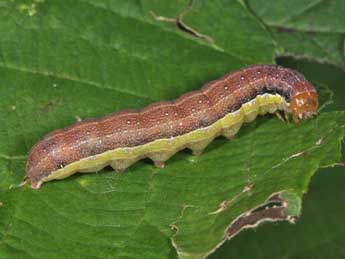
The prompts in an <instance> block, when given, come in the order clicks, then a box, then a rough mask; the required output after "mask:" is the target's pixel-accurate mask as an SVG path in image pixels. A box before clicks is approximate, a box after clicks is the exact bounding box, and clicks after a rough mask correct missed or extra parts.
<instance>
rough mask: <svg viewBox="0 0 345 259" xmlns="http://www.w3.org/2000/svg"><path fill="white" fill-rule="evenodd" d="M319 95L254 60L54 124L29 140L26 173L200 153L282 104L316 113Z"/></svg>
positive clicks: (56, 173)
mask: <svg viewBox="0 0 345 259" xmlns="http://www.w3.org/2000/svg"><path fill="white" fill-rule="evenodd" d="M317 109H318V96H317V92H316V90H315V89H314V87H313V86H312V85H311V83H309V82H308V81H307V80H306V79H305V78H304V77H303V76H302V75H301V74H299V73H298V72H296V71H293V70H291V69H287V68H283V67H279V66H275V65H254V66H250V67H247V68H244V69H242V70H239V71H236V72H233V73H229V74H226V75H225V76H223V77H222V78H220V79H218V80H215V81H212V82H209V83H207V84H206V85H204V86H203V87H202V88H201V89H200V90H199V91H193V92H189V93H186V94H184V95H182V96H181V97H179V98H178V99H177V100H175V101H167V102H158V103H153V104H151V105H149V106H147V107H145V108H143V109H142V110H139V111H136V110H126V111H120V112H115V113H113V114H110V115H108V116H105V117H103V118H100V119H93V120H87V121H82V122H78V123H75V124H74V125H72V126H70V127H67V128H64V129H59V130H55V131H53V132H52V133H50V134H48V135H47V136H45V137H44V138H43V139H42V140H40V141H39V142H38V143H37V144H35V145H34V146H33V147H32V149H31V151H30V154H29V158H28V161H27V164H26V179H27V180H29V181H30V182H31V187H32V188H34V189H37V188H39V187H40V186H41V184H42V183H43V182H47V181H50V180H53V179H62V178H65V177H67V176H69V175H71V174H74V173H76V172H94V171H98V170H100V169H102V168H104V167H105V166H107V165H110V166H112V167H113V168H114V169H115V170H116V171H123V170H125V169H126V168H127V167H129V166H130V165H131V164H133V163H134V162H136V161H138V160H140V159H142V158H144V157H149V158H150V159H152V160H153V161H154V164H155V165H156V166H158V167H164V162H165V161H166V160H168V159H169V158H170V157H171V156H172V155H173V154H175V153H176V152H177V151H179V150H181V149H184V148H189V149H191V150H192V151H193V154H200V153H201V152H202V151H203V149H204V148H205V147H206V146H207V145H208V144H209V143H210V142H211V141H212V140H213V139H214V138H215V137H217V136H219V135H223V136H225V137H226V138H231V137H232V136H234V135H235V134H236V133H237V131H238V130H239V128H240V127H241V125H242V123H243V122H250V121H252V120H254V119H255V118H256V116H257V115H263V114H266V113H274V112H276V111H277V110H282V111H284V112H285V113H292V117H293V119H294V121H295V122H298V121H300V120H303V119H307V118H310V117H312V116H313V115H315V114H316V113H317Z"/></svg>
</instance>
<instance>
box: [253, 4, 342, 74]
mask: <svg viewBox="0 0 345 259" xmlns="http://www.w3.org/2000/svg"><path fill="white" fill-rule="evenodd" d="M247 3H248V6H249V8H250V9H251V10H252V12H253V13H254V14H255V15H256V16H257V17H258V18H259V19H261V20H262V21H263V23H264V24H265V25H266V26H267V27H268V28H269V29H270V30H271V32H272V35H273V36H274V38H275V39H276V41H277V43H278V45H279V46H281V47H282V48H283V50H280V51H279V52H278V54H279V55H284V56H294V57H298V58H310V59H314V60H318V61H319V62H326V63H331V64H335V65H337V66H339V67H341V68H343V69H345V49H344V46H345V45H344V43H345V41H344V33H345V19H344V12H345V2H344V1H341V0H333V1H326V0H315V1H309V0H308V1H299V0H293V1H266V0H248V1H247ZM287 10H288V11H287Z"/></svg>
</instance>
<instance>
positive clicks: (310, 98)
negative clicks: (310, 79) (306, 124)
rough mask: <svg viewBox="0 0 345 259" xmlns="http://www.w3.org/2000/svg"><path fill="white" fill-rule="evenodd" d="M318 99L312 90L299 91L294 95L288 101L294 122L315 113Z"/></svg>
mask: <svg viewBox="0 0 345 259" xmlns="http://www.w3.org/2000/svg"><path fill="white" fill-rule="evenodd" d="M318 107H319V101H318V96H317V93H316V92H314V91H306V92H301V93H298V94H296V95H294V96H293V97H292V98H291V101H290V109H291V112H292V118H293V120H294V121H295V122H299V121H300V120H304V119H308V118H311V117H313V116H314V115H317V109H318Z"/></svg>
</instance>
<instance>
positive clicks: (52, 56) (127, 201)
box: [0, 0, 345, 258]
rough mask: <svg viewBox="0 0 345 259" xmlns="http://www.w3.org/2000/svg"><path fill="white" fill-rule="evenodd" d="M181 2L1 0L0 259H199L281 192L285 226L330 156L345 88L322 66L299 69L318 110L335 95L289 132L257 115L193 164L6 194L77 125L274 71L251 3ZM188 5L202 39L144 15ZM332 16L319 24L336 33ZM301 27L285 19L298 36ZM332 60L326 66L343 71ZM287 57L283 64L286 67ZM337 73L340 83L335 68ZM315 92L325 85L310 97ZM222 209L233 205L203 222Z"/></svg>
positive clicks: (271, 49)
mask: <svg viewBox="0 0 345 259" xmlns="http://www.w3.org/2000/svg"><path fill="white" fill-rule="evenodd" d="M320 2H322V1H320ZM189 5H190V3H189V1H169V3H164V4H163V3H162V2H161V1H153V0H151V1H137V0H131V1H127V0H126V1H125V0H123V1H87V0H78V1H67V0H66V1H63V2H62V1H57V0H56V1H54V0H49V1H47V0H46V1H42V0H32V1H29V0H28V1H1V2H0V6H1V9H0V21H1V22H0V98H1V99H0V100H1V102H0V111H1V117H0V125H1V126H0V176H1V178H0V190H1V192H0V201H1V202H2V207H1V210H0V256H1V257H5V258H9V257H10V258H30V257H34V258H47V257H48V258H66V257H67V258H85V257H97V258H100V257H101V258H106V257H109V258H110V257H116V258H118V257H121V258H124V257H126V258H137V257H140V258H174V257H176V256H177V255H179V256H180V257H183V256H185V257H193V258H195V257H202V256H205V255H206V254H208V253H210V252H211V251H212V250H213V249H214V248H215V246H216V245H218V244H219V243H221V242H223V241H224V239H225V238H227V237H229V231H230V230H231V226H229V224H230V223H231V222H232V221H234V220H235V218H237V217H238V216H239V215H244V213H247V212H248V211H251V210H252V209H253V208H256V207H258V206H263V207H260V208H261V209H264V207H265V206H266V205H267V206H270V205H271V202H270V201H268V199H269V197H270V196H272V194H273V193H282V197H284V199H286V200H287V201H288V202H289V204H288V207H287V208H285V207H284V206H283V204H282V203H279V202H277V205H278V207H279V206H280V207H281V211H282V213H286V214H284V218H287V217H288V216H296V215H298V214H300V210H299V208H300V207H299V206H300V203H301V198H302V195H303V193H304V192H306V191H307V187H308V184H309V181H310V177H311V175H312V174H313V173H314V172H315V170H316V169H317V168H318V167H320V166H321V167H325V166H330V165H333V164H335V163H336V162H338V161H339V160H340V147H341V146H340V140H341V139H342V138H343V136H344V129H343V127H344V123H345V113H344V112H341V111H339V112H334V110H344V107H343V106H342V105H343V103H342V102H341V104H338V103H339V100H342V96H343V94H344V91H339V92H336V90H335V88H333V86H334V85H337V87H339V89H341V82H343V81H341V80H340V79H339V80H336V78H337V77H335V78H334V77H332V76H330V77H329V78H328V79H329V80H328V81H327V78H326V80H325V78H324V76H325V75H329V73H326V72H327V71H328V70H329V71H331V72H333V73H334V71H337V70H336V69H335V68H334V67H331V66H330V67H326V68H325V67H323V66H322V67H321V68H318V67H316V68H315V67H313V66H308V65H305V66H302V67H297V68H298V70H300V71H301V72H303V73H305V74H306V76H307V78H311V79H312V80H313V82H314V81H315V84H316V86H317V87H318V88H319V89H320V95H321V97H322V98H323V99H322V100H324V101H323V102H324V103H325V104H326V103H327V101H333V103H332V104H328V105H326V106H325V108H324V110H323V112H322V113H321V115H320V116H319V117H318V118H317V119H315V120H312V121H308V122H305V123H303V124H302V125H294V124H283V123H282V122H280V121H279V120H276V119H273V118H271V117H270V116H267V117H265V118H258V119H257V120H256V121H255V122H253V123H251V124H248V125H245V126H244V127H243V128H242V129H241V131H240V133H239V134H238V136H237V138H236V139H235V140H234V141H232V142H227V141H225V140H223V139H217V140H216V141H214V142H213V143H212V144H211V145H210V146H209V148H208V149H207V150H206V152H205V154H204V155H202V156H201V157H192V156H191V155H190V153H189V152H188V151H183V152H180V153H178V154H177V155H175V156H174V157H173V158H172V159H171V160H169V162H168V165H167V167H166V168H165V169H164V170H159V169H156V168H153V167H152V165H151V163H150V161H146V160H144V161H141V162H139V163H137V164H135V165H134V166H133V167H131V168H130V169H129V170H128V172H127V173H126V174H114V173H113V172H112V170H111V169H109V168H107V169H105V170H102V171H101V172H99V173H97V174H90V175H75V176H73V177H70V178H68V179H66V180H64V181H55V182H50V183H47V184H44V185H43V186H42V188H41V189H40V190H37V191H33V190H31V189H29V188H28V187H22V188H16V185H17V184H18V183H19V182H20V181H21V179H22V177H23V176H24V174H25V172H24V169H25V160H26V155H27V152H28V151H29V149H30V147H31V146H32V145H33V144H34V143H35V142H36V141H37V140H38V139H40V138H41V137H42V136H43V135H44V134H46V133H47V132H49V131H51V130H53V129H56V128H60V127H64V126H67V125H69V124H71V123H73V122H74V121H75V120H76V119H78V118H82V119H84V118H87V117H94V116H101V115H104V114H107V113H109V112H112V111H114V110H120V109H124V108H140V107H143V106H144V105H146V104H149V103H151V102H152V101H157V100H163V99H173V98H176V97H177V96H179V95H180V94H182V93H184V92H186V91H189V90H194V89H198V88H199V87H200V86H201V85H202V84H203V83H205V82H207V81H210V80H213V79H216V78H217V77H219V76H220V75H222V74H224V73H225V72H228V71H232V70H236V69H238V68H241V67H243V66H245V65H247V64H251V63H272V62H273V61H274V56H275V54H276V53H281V46H282V45H281V43H279V41H277V42H276V41H275V40H276V38H275V36H274V34H272V31H267V28H268V27H269V26H271V25H270V24H269V22H267V23H265V19H264V17H265V15H264V14H262V13H260V8H259V7H260V6H259V7H255V6H254V7H253V6H252V3H249V6H250V8H249V9H248V8H247V6H246V3H243V2H237V1H225V0H224V1H222V0H219V1H212V3H211V2H210V1H194V3H193V5H192V6H190V7H188V6H189ZM262 6H264V5H262ZM307 6H308V5H307ZM332 6H333V5H332ZM188 8H191V9H190V11H189V12H188V13H187V14H186V15H185V16H184V17H183V21H184V23H185V24H187V25H188V26H190V27H191V28H193V30H195V31H197V32H198V34H197V35H200V34H201V35H206V36H207V37H209V38H211V39H212V41H208V40H205V38H203V37H198V36H195V35H192V34H191V33H190V32H186V31H185V30H181V28H178V26H176V24H173V23H169V22H164V21H159V20H157V19H155V18H154V17H153V16H152V15H150V12H151V11H153V12H154V13H155V14H156V15H158V16H164V17H166V18H174V17H177V16H178V15H179V14H181V13H183V12H185V10H187V9H188ZM279 8H280V7H279V6H278V7H277V8H276V10H280V9H279ZM332 8H333V9H332ZM332 8H331V9H330V10H338V9H341V7H339V8H334V7H332ZM256 9H257V10H258V11H257V13H254V11H255V10H256ZM301 10H303V6H302V7H301ZM322 10H324V8H323V9H322ZM327 13H330V11H327V12H326V13H325V14H322V15H324V16H326V15H327ZM260 15H261V16H262V18H260V21H259V19H258V18H259V16H260ZM278 15H279V12H278V14H277V15H274V17H276V16H278ZM219 17H221V19H219ZM311 18H313V16H311ZM311 18H308V19H311ZM334 19H335V18H334ZM262 21H264V23H262ZM332 21H333V22H332ZM332 21H330V22H329V24H328V26H327V28H328V29H329V30H331V29H332V28H333V29H334V32H335V33H336V34H339V35H343V31H341V28H342V27H338V25H337V23H336V22H334V20H332ZM300 24H302V25H300ZM303 24H304V21H291V22H289V23H287V25H288V26H296V27H297V28H298V29H301V28H302V29H303V28H305V24H304V25H303ZM313 28H314V27H313ZM330 28H331V29H330ZM339 28H340V29H339ZM272 35H273V37H272ZM332 42H333V41H332ZM291 45H293V44H291ZM298 51H301V52H302V51H303V48H300V49H298ZM292 53H294V52H292ZM313 53H316V51H314V52H313ZM295 54H300V53H298V52H297V51H296V53H295ZM339 55H340V54H339ZM310 56H312V57H313V55H310ZM314 57H315V58H316V59H318V60H323V57H321V58H320V59H319V57H318V56H316V54H315V55H314ZM339 57H340V56H339ZM339 57H338V56H337V57H336V58H333V60H336V59H338V61H336V62H330V63H335V64H340V65H341V62H339V60H341V59H339ZM329 59H330V60H331V59H332V58H329ZM289 62H290V61H289V60H283V61H282V63H283V64H285V65H286V66H291V67H294V66H296V65H295V64H294V63H289ZM320 71H321V72H320ZM335 73H336V72H335ZM330 75H334V74H332V73H331V74H330ZM338 75H339V77H340V78H343V74H342V72H340V73H339V74H338ZM331 80H334V81H331ZM333 82H334V83H333ZM322 89H326V90H327V89H328V91H322V94H321V90H322ZM332 92H334V93H335V94H333V95H332V94H329V93H332ZM330 98H332V100H330ZM282 143H284V145H282ZM267 147H269V148H267ZM296 154H300V155H296ZM335 175H337V174H335ZM339 175H340V174H339ZM244 190H247V191H244ZM316 199H317V198H316ZM224 201H229V203H230V206H229V207H228V208H227V209H226V210H224V211H223V212H221V213H217V214H212V212H214V211H216V210H217V209H218V208H219V205H220V204H221V203H222V202H224ZM317 202H319V201H318V200H317ZM320 204H321V203H320ZM339 206H341V205H339ZM292 208H295V210H292ZM326 210H327V208H326ZM210 213H211V214H210ZM321 214H322V212H320V213H319V214H317V215H321ZM290 228H291V227H290ZM261 229H266V228H260V230H261ZM286 229H288V230H287V231H290V230H289V226H286ZM226 230H228V232H227V231H226ZM267 231H269V230H267ZM244 233H246V232H244ZM247 233H248V234H245V235H252V236H255V234H256V233H251V234H250V232H247ZM259 234H260V233H259ZM264 234H265V233H264ZM264 234H263V235H264ZM341 234H342V233H341V232H339V235H341ZM242 236H243V235H242ZM242 236H239V238H242ZM333 237H334V236H333ZM237 240H239V239H235V240H234V243H236V242H238V241H237ZM313 240H315V241H313V242H314V243H313V244H318V242H319V241H318V240H317V239H316V238H315V239H313ZM328 240H334V238H332V237H331V238H329V239H328ZM228 243H229V244H231V242H230V241H229V242H228ZM252 245H253V246H254V245H255V244H254V243H252ZM305 247H307V244H306V245H305ZM237 248H238V249H240V248H241V246H237ZM224 249H225V250H222V251H220V253H219V254H218V255H217V254H215V255H214V256H216V257H217V256H219V257H222V256H225V257H228V256H231V257H234V254H232V253H233V251H235V250H234V249H233V248H230V250H228V249H226V247H225V248H224ZM249 250H250V251H254V250H252V249H248V251H249ZM305 250H307V249H305ZM305 250H304V251H305ZM224 251H225V252H224ZM235 252H236V251H235ZM261 252H262V253H263V254H265V255H267V254H268V252H269V251H268V252H267V251H266V250H262V251H261ZM279 252H281V251H277V254H279ZM301 253H302V254H303V252H301ZM291 254H292V252H291ZM291 254H290V255H291Z"/></svg>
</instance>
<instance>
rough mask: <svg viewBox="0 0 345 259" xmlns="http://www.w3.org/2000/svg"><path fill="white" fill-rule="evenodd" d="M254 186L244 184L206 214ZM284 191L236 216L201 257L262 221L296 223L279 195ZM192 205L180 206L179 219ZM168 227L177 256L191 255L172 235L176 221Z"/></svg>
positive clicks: (295, 218)
mask: <svg viewBox="0 0 345 259" xmlns="http://www.w3.org/2000/svg"><path fill="white" fill-rule="evenodd" d="M253 188H254V185H248V186H245V188H244V189H243V190H242V192H241V193H240V194H239V195H237V196H235V197H234V199H232V200H231V201H223V202H221V203H220V204H219V208H218V210H216V211H214V212H211V213H209V214H208V215H214V214H218V213H220V212H222V211H224V210H226V209H228V208H229V207H231V204H232V203H233V202H235V200H237V199H238V198H239V196H241V195H243V194H246V193H248V192H250V191H251V190H252V189H253ZM282 193H284V191H281V192H278V193H274V194H272V195H271V196H270V197H269V198H268V199H267V201H266V202H265V203H264V204H261V205H259V206H258V207H255V208H253V209H252V210H249V211H247V212H244V213H243V214H241V215H240V216H239V217H237V218H236V219H235V220H234V221H232V222H231V224H230V225H229V226H228V227H227V228H226V230H225V232H224V238H223V240H221V242H220V243H218V244H217V245H216V246H215V247H214V248H213V249H212V250H210V251H209V252H208V253H207V254H206V255H204V256H203V258H206V257H208V256H209V255H210V254H212V253H213V252H215V251H216V250H217V249H218V248H219V247H220V246H221V245H222V244H223V243H224V242H225V241H226V240H229V239H232V238H233V237H235V236H236V235H237V234H239V233H240V232H241V231H242V230H245V229H249V228H256V227H257V226H259V225H260V224H261V223H264V222H276V221H288V222H290V223H292V224H294V223H296V220H297V219H298V217H297V216H296V215H289V212H288V208H289V203H288V201H287V200H285V199H283V198H282V197H281V194H282ZM192 207H194V206H192V205H184V206H182V210H181V215H180V216H179V219H181V218H182V217H183V215H184V213H185V210H186V209H188V208H192ZM170 228H171V229H172V230H173V231H175V235H174V236H173V238H172V239H171V243H172V245H173V247H174V248H175V249H176V252H177V254H178V258H185V257H186V258H187V257H190V256H191V255H190V254H188V253H186V252H184V251H182V249H180V247H179V246H178V244H177V243H176V242H175V240H174V237H176V236H177V234H178V231H179V227H178V224H177V222H174V223H172V224H171V225H170Z"/></svg>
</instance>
